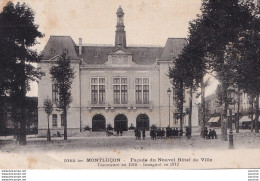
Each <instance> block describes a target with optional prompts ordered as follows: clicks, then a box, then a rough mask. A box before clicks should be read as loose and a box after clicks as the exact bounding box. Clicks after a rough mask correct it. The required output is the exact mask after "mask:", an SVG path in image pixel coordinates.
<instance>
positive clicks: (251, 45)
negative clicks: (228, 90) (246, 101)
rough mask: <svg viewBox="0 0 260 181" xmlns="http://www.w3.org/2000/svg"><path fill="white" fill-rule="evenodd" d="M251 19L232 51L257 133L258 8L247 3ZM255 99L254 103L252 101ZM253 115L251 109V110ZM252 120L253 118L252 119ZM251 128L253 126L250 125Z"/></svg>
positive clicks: (259, 84) (259, 85)
mask: <svg viewBox="0 0 260 181" xmlns="http://www.w3.org/2000/svg"><path fill="white" fill-rule="evenodd" d="M247 6H248V8H249V9H250V13H251V16H252V17H251V19H250V21H249V22H248V26H247V27H246V28H245V29H244V30H243V31H240V32H239V39H238V40H237V41H236V42H235V44H234V47H233V50H235V51H236V52H237V54H238V57H239V58H238V61H237V62H236V65H237V66H236V69H235V70H236V71H237V74H238V76H239V79H238V81H236V82H237V85H238V87H239V88H240V89H241V90H243V91H244V92H245V93H247V94H248V95H250V97H251V101H250V102H251V105H255V109H254V110H255V124H254V125H255V132H256V133H259V128H258V121H259V93H260V48H259V46H260V34H259V31H260V16H259V12H260V11H259V6H260V4H257V3H255V2H253V1H247ZM254 99H255V103H254V101H253V100H254ZM252 114H253V109H252ZM252 119H253V118H252ZM252 128H253V124H252Z"/></svg>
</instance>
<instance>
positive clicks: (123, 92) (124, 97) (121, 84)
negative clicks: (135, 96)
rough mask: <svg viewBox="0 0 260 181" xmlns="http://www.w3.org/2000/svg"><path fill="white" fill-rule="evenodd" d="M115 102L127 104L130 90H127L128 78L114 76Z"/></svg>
mask: <svg viewBox="0 0 260 181" xmlns="http://www.w3.org/2000/svg"><path fill="white" fill-rule="evenodd" d="M113 90H114V104H127V102H128V91H127V78H114V79H113Z"/></svg>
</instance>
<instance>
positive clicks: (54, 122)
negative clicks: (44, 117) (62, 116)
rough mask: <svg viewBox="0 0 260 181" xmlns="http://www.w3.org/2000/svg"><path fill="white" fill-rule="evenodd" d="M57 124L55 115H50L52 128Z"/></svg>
mask: <svg viewBox="0 0 260 181" xmlns="http://www.w3.org/2000/svg"><path fill="white" fill-rule="evenodd" d="M57 123H58V121H57V114H53V115H52V126H55V127H56V126H57Z"/></svg>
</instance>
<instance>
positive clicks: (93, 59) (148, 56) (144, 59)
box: [42, 36, 187, 65]
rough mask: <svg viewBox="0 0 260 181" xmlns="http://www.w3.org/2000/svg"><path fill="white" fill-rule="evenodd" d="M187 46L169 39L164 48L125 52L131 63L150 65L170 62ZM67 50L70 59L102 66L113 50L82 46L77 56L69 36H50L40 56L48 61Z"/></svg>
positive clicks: (183, 41)
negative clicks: (128, 55) (163, 61)
mask: <svg viewBox="0 0 260 181" xmlns="http://www.w3.org/2000/svg"><path fill="white" fill-rule="evenodd" d="M186 44H187V41H186V39H184V38H169V39H168V40H167V42H166V45H165V47H148V46H146V47H137V46H136V47H127V48H126V49H125V50H126V51H128V52H129V53H133V62H135V63H136V64H139V65H151V64H154V63H155V62H156V60H157V59H160V60H172V58H173V57H176V56H178V54H179V53H180V52H181V50H182V48H183V47H184V46H185V45H186ZM65 49H66V50H68V55H69V56H70V58H71V59H80V58H82V59H83V62H84V63H86V64H104V63H105V62H106V61H107V57H108V53H109V52H112V51H113V50H115V47H114V46H102V45H101V46H99V45H87V46H82V55H81V56H80V55H78V52H79V47H78V46H76V44H75V43H74V41H73V40H72V38H71V37H70V36H50V39H49V41H48V42H47V44H46V46H45V47H44V49H43V51H42V54H43V55H44V56H43V59H44V60H49V59H51V58H53V57H55V56H57V55H61V54H62V53H63V52H64V51H65Z"/></svg>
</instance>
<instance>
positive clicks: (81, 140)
mask: <svg viewBox="0 0 260 181" xmlns="http://www.w3.org/2000/svg"><path fill="white" fill-rule="evenodd" d="M216 131H217V133H218V139H207V140H205V139H203V138H201V137H200V136H199V135H198V133H197V134H196V133H195V134H194V135H193V136H192V137H191V139H187V138H186V137H185V136H183V137H181V138H171V139H157V140H151V138H150V136H149V132H147V133H146V139H145V140H135V137H134V132H133V131H128V132H124V134H123V136H109V137H107V136H106V135H105V133H104V132H95V133H90V132H83V133H80V134H79V135H76V136H75V137H69V138H68V140H67V141H64V140H63V137H61V138H59V137H54V138H52V140H51V141H49V142H48V141H46V138H37V137H35V135H29V136H27V145H25V146H19V145H18V142H17V141H15V140H13V138H12V137H11V136H9V137H0V150H1V151H2V152H48V151H58V152H65V151H66V152H67V151H70V152H75V151H80V150H92V151H94V150H157V149H158V150H167V149H183V150H204V149H214V150H225V149H228V144H229V142H228V141H222V140H221V138H220V134H219V133H220V130H219V129H217V130H216ZM234 146H235V149H243V148H249V149H251V148H252V149H253V148H260V135H259V134H256V133H254V132H251V131H250V130H240V133H234Z"/></svg>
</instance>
